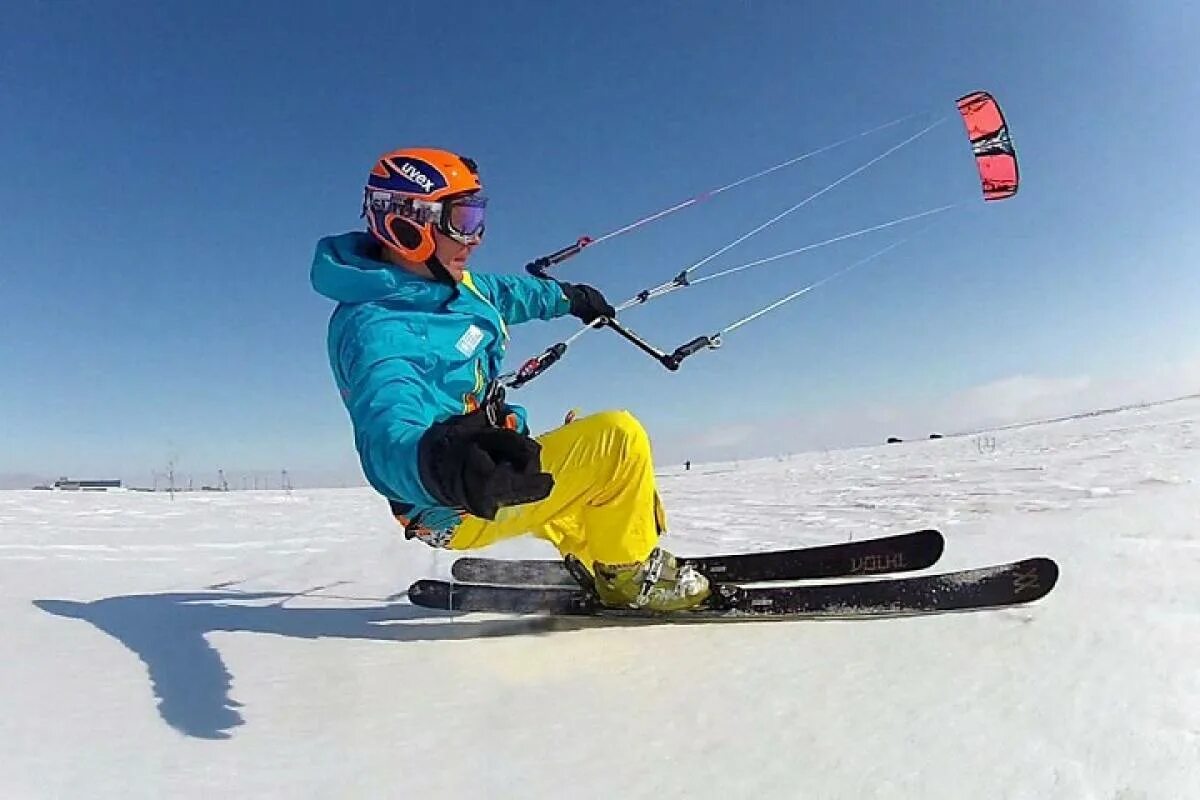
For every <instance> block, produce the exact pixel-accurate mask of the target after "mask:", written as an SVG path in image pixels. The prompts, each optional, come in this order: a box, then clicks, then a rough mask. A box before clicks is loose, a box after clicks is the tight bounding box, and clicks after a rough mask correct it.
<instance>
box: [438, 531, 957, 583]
mask: <svg viewBox="0 0 1200 800" xmlns="http://www.w3.org/2000/svg"><path fill="white" fill-rule="evenodd" d="M944 547H945V541H944V540H943V539H942V534H941V533H940V532H938V531H936V530H922V531H913V532H911V533H899V534H895V535H894V536H884V537H882V538H879V539H864V540H862V541H857V542H840V543H838V544H828V545H820V546H817V547H802V548H799V549H795V550H769V551H766V552H762V553H739V554H737V555H724V556H692V557H689V558H685V559H683V560H684V561H685V562H686V563H690V564H692V565H693V566H695V567H696V568H697V569H698V570H700V572H702V573H704V574H705V575H707V576H708V577H709V578H711V579H713V580H718V581H725V582H728V583H758V582H761V581H798V580H809V579H813V578H840V577H845V576H847V575H874V574H878V573H885V572H911V571H913V570H918V569H926V568H927V567H931V566H933V565H934V564H935V563H937V560H938V559H939V558H941V555H942V550H943V549H944ZM450 573H451V574H452V575H453V576H454V579H455V580H458V581H466V582H468V583H494V584H500V585H508V586H571V587H574V586H577V585H578V584H577V583H576V582H575V580H574V579H573V578H572V577H571V575H570V573H569V572H567V569H566V567H565V566H563V563H562V562H561V561H556V560H549V559H525V560H505V559H499V558H479V557H475V556H465V557H463V558H459V559H458V560H457V561H455V562H454V564H453V565H451V567H450Z"/></svg>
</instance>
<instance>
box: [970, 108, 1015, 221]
mask: <svg viewBox="0 0 1200 800" xmlns="http://www.w3.org/2000/svg"><path fill="white" fill-rule="evenodd" d="M958 113H960V114H962V118H963V123H964V124H965V125H966V126H967V137H968V138H969V139H970V140H971V147H972V148H973V149H974V150H975V165H976V166H977V167H978V168H979V180H980V182H981V183H982V185H983V187H982V188H983V199H984V200H1004V199H1005V198H1008V197H1012V196H1013V195H1014V194H1016V193H1017V187H1018V185H1019V184H1020V174H1019V172H1018V170H1017V151H1016V149H1015V148H1014V147H1013V143H1012V137H1011V136H1009V133H1008V123H1006V122H1005V121H1004V114H1003V113H1001V111H1000V106H999V104H997V103H996V99H995V98H994V97H992V96H991V95H990V94H988V93H987V92H972V93H971V94H969V95H966V96H965V97H961V98H959V100H958Z"/></svg>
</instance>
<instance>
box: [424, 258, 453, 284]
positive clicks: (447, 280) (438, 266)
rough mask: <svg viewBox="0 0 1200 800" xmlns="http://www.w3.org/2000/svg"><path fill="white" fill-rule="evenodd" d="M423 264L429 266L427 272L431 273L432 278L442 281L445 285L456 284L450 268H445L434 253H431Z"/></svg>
mask: <svg viewBox="0 0 1200 800" xmlns="http://www.w3.org/2000/svg"><path fill="white" fill-rule="evenodd" d="M425 266H426V267H428V268H429V272H430V274H431V275H433V278H434V280H436V281H437V282H438V283H444V284H446V285H447V286H453V287H457V286H458V281H456V280H454V276H453V275H451V274H450V270H448V269H446V267H445V265H443V264H442V262H441V261H438V257H437V256H436V255H432V256H430V257H429V258H427V259H425Z"/></svg>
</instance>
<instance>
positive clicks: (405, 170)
mask: <svg viewBox="0 0 1200 800" xmlns="http://www.w3.org/2000/svg"><path fill="white" fill-rule="evenodd" d="M400 174H401V175H403V176H404V177H405V178H408V179H409V180H410V181H412V182H413V183H415V184H417V185H418V186H420V187H421V188H422V189H424V190H425V191H427V192H432V191H433V180H432V179H431V178H430V177H429V176H428V175H426V174H425V173H424V172H421V170H419V169H417V168H416V167H414V166H413V165H412V164H410V163H408V162H405V163H404V164H402V165H401V166H400Z"/></svg>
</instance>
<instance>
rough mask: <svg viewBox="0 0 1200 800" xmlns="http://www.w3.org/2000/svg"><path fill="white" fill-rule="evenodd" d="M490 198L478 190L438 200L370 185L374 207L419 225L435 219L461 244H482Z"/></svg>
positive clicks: (447, 233)
mask: <svg viewBox="0 0 1200 800" xmlns="http://www.w3.org/2000/svg"><path fill="white" fill-rule="evenodd" d="M487 202H488V201H487V198H486V197H484V196H482V195H478V194H468V195H462V196H460V197H451V198H448V199H446V200H440V201H436V200H421V199H419V198H415V197H408V196H405V195H398V194H396V193H394V192H387V191H381V190H379V189H367V198H366V203H367V206H368V207H369V209H370V210H371V211H374V212H384V213H386V212H391V213H394V214H397V215H399V216H401V217H404V218H405V219H407V220H411V221H412V222H414V223H416V224H418V225H426V224H429V223H433V225H434V226H435V227H437V229H438V230H439V231H441V232H442V233H444V234H445V235H446V236H448V237H450V238H451V239H453V240H454V241H456V242H458V243H459V244H479V243H480V242H481V241H482V240H483V229H484V222H485V219H484V218H485V216H486V211H487ZM365 210H366V209H364V211H365Z"/></svg>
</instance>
